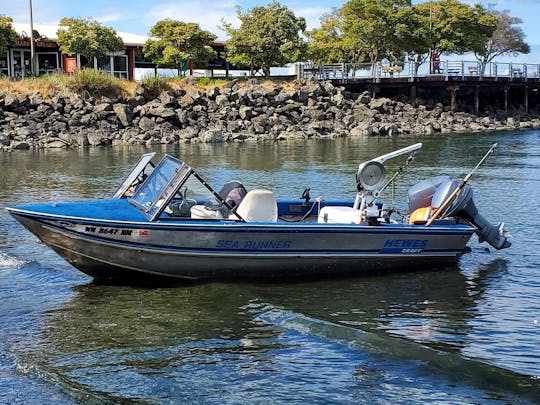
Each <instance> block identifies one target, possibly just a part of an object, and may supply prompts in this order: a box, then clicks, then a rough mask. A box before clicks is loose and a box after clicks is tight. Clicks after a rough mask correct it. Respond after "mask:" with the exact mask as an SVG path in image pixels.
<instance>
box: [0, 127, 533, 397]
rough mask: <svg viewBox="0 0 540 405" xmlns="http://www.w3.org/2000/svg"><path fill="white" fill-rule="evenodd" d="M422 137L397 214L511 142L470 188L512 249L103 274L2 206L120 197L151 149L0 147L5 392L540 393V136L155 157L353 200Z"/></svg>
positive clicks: (220, 178) (196, 149)
mask: <svg viewBox="0 0 540 405" xmlns="http://www.w3.org/2000/svg"><path fill="white" fill-rule="evenodd" d="M418 141H421V142H423V143H424V148H423V149H422V150H421V151H420V152H419V153H418V154H417V157H416V159H415V161H414V163H413V165H412V166H411V167H410V168H408V169H407V171H406V174H405V175H404V176H402V177H400V179H399V181H398V184H397V187H396V206H397V207H398V208H399V207H402V208H404V207H405V202H404V197H405V193H406V190H407V188H408V187H410V186H411V185H412V184H414V182H415V181H417V180H420V179H422V178H425V177H429V176H432V175H437V174H449V175H451V176H454V177H456V178H462V177H464V176H465V175H466V174H467V173H468V171H469V170H470V169H472V168H473V167H474V166H475V164H476V163H477V162H478V161H479V160H480V158H481V157H482V156H483V155H484V153H485V152H486V151H487V150H488V149H489V147H490V146H491V145H492V144H493V143H494V142H498V144H499V148H498V152H497V153H496V154H495V155H493V156H491V157H489V158H488V160H487V161H486V162H485V164H484V165H482V166H481V167H480V169H479V170H478V171H477V172H476V173H475V174H474V176H473V178H472V180H471V184H472V186H473V189H474V192H475V201H476V204H477V206H478V207H479V208H480V210H481V212H482V213H483V214H484V215H485V216H486V217H488V218H490V219H491V220H492V221H493V222H497V221H501V220H502V221H504V222H506V224H507V225H506V226H507V228H509V229H510V230H511V232H512V235H513V239H512V241H513V246H512V247H511V248H510V249H507V250H504V251H500V252H497V251H493V250H492V249H487V247H486V246H484V245H480V244H478V242H477V241H476V240H473V241H471V243H470V246H471V248H472V252H471V253H469V254H466V255H464V256H463V257H462V258H461V260H460V263H459V265H458V266H456V267H455V268H451V269H433V271H423V272H419V271H415V269H404V272H403V273H400V274H388V275H384V276H370V277H363V278H360V277H358V278H348V279H340V280H318V281H309V282H295V283H279V284H264V283H245V282H243V283H232V282H229V283H204V284H194V285H180V286H177V287H175V288H153V289H150V288H137V287H122V286H103V285H97V284H93V283H92V281H91V280H90V279H89V278H88V277H86V276H84V275H83V274H81V273H79V272H78V271H76V270H75V269H74V268H72V267H71V266H70V265H68V264H67V263H66V262H64V261H63V260H62V259H61V258H59V257H58V256H57V255H55V254H54V253H53V252H52V251H51V250H49V249H48V248H47V247H46V246H44V245H43V244H41V243H39V242H38V241H37V240H36V238H35V237H34V236H32V235H31V234H30V233H28V232H27V231H26V230H25V229H24V228H23V227H22V226H20V225H19V224H18V223H17V222H16V221H15V220H14V219H13V218H11V217H10V216H9V215H8V214H7V212H6V211H5V210H4V209H3V207H4V206H6V205H16V204H22V203H28V202H35V201H61V200H78V199H86V198H95V197H106V196H109V195H111V193H112V192H113V191H114V190H115V188H116V186H117V185H118V184H119V182H120V180H121V178H122V176H123V175H125V174H126V173H127V172H129V170H130V168H131V167H132V165H134V164H135V163H136V161H137V160H138V157H139V154H140V153H141V152H146V151H147V150H145V149H139V148H134V147H133V148H114V149H112V148H108V149H98V148H96V149H85V150H70V151H63V150H62V151H56V150H47V151H14V152H11V153H3V152H2V153H0V168H1V171H0V208H2V209H1V210H0V325H1V327H0V403H14V402H21V403H31V404H41V403H66V404H70V403H78V402H85V403H88V402H89V403H104V402H105V403H107V402H113V403H114V402H116V403H131V402H135V403H141V402H142V403H233V404H244V403H247V404H252V403H301V404H307V403H321V404H322V403H355V402H356V403H381V404H386V403H391V402H393V403H441V404H447V403H455V404H462V403H473V404H478V403H497V404H498V403H503V404H506V403H540V281H539V279H538V272H539V270H540V253H539V252H540V243H539V242H538V238H539V236H540V220H539V215H538V213H537V212H538V210H540V132H538V131H529V132H515V133H514V132H512V133H495V134H483V135H466V136H448V137H440V138H423V139H416V138H414V139H375V138H373V139H368V140H361V139H357V140H352V139H350V140H347V139H341V140H335V141H320V142H315V141H312V142H291V143H288V142H285V143H278V144H255V143H252V144H249V143H246V144H230V145H213V146H211V145H181V146H178V145H176V146H168V147H167V148H161V147H156V151H158V152H168V153H171V154H173V155H175V156H179V157H180V158H182V159H184V160H186V161H187V162H189V163H190V164H191V165H193V166H194V167H196V168H198V169H199V171H200V173H201V174H203V175H204V177H206V178H207V179H209V181H210V183H211V184H213V185H215V186H216V188H219V186H220V185H221V184H223V183H224V182H225V181H227V180H230V179H233V178H236V179H240V180H241V181H242V182H243V183H244V184H245V185H246V186H247V187H248V188H254V187H267V188H271V189H273V190H274V191H275V192H276V194H277V195H278V196H279V197H298V196H300V194H301V192H302V190H303V188H304V187H305V186H310V187H311V194H312V196H317V195H323V196H324V197H327V198H332V197H351V198H352V196H354V186H355V183H354V173H355V171H356V168H357V165H358V164H359V163H360V162H362V161H364V160H367V159H369V158H372V157H375V156H378V155H381V154H384V153H387V152H389V151H392V150H394V149H397V148H400V147H404V146H407V145H409V144H412V143H415V142H418ZM401 162H402V160H400V159H395V161H389V162H388V166H389V167H388V169H389V172H392V171H394V170H396V169H397V168H398V167H399V165H400V164H401ZM386 198H387V199H388V201H389V200H390V199H391V196H390V193H388V195H387V196H386Z"/></svg>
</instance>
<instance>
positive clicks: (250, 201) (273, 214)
mask: <svg viewBox="0 0 540 405" xmlns="http://www.w3.org/2000/svg"><path fill="white" fill-rule="evenodd" d="M236 212H237V213H238V215H240V216H241V217H242V218H243V219H244V220H245V221H246V222H277V218H278V208H277V203H276V198H275V197H274V193H273V192H272V191H270V190H263V189H255V190H251V191H249V192H248V193H247V194H246V196H245V197H244V198H243V199H242V201H241V202H240V204H239V205H238V208H237V209H236ZM229 219H238V217H237V216H236V215H234V214H231V215H230V216H229Z"/></svg>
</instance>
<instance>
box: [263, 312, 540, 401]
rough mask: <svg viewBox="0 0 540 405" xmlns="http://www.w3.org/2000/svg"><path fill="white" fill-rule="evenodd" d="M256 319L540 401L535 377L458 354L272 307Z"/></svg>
mask: <svg viewBox="0 0 540 405" xmlns="http://www.w3.org/2000/svg"><path fill="white" fill-rule="evenodd" d="M257 318H258V320H260V321H262V322H265V323H269V324H272V325H274V326H278V327H281V328H284V329H286V330H291V331H295V332H296V333H300V334H301V335H304V336H315V337H318V338H322V339H324V340H328V341H330V342H332V343H338V344H343V345H346V346H347V347H348V348H352V349H353V350H355V349H357V350H361V351H363V352H366V353H368V354H371V355H375V356H381V355H382V356H384V357H388V358H390V359H394V360H397V361H405V362H413V364H414V365H415V366H417V367H419V368H421V369H427V370H428V371H429V372H430V374H433V375H435V376H438V377H441V378H444V379H446V380H448V381H449V382H451V383H455V384H467V385H469V386H471V387H474V388H478V389H482V390H486V389H487V390H489V391H490V392H492V393H493V394H495V395H497V396H498V395H502V396H508V395H512V396H518V397H519V398H520V399H521V400H523V399H530V400H533V401H535V400H538V398H540V380H539V379H538V378H537V377H534V376H528V375H523V374H519V373H515V372H513V371H510V370H506V369H503V368H500V367H497V366H494V365H491V364H488V363H485V362H482V361H479V360H476V359H471V358H466V357H463V356H462V355H461V354H459V353H453V352H445V351H442V350H438V349H434V348H431V347H428V346H424V345H422V344H419V343H415V342H412V341H408V340H405V339H400V338H396V337H390V336H387V335H383V334H377V333H372V332H366V331H363V330H359V329H355V328H352V327H349V326H344V325H340V324H336V323H332V322H328V321H324V320H320V319H314V318H310V317H307V316H304V315H302V314H298V313H295V312H291V311H286V310H281V309H278V308H275V307H273V306H271V305H267V306H264V307H263V309H262V311H261V312H260V313H259V315H258V316H257ZM514 399H517V398H514Z"/></svg>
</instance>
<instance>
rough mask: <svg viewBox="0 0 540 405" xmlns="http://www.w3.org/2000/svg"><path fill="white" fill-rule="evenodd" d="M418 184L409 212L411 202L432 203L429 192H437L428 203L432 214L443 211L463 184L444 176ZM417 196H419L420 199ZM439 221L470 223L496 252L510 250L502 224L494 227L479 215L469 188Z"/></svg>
mask: <svg viewBox="0 0 540 405" xmlns="http://www.w3.org/2000/svg"><path fill="white" fill-rule="evenodd" d="M421 183H422V184H423V185H422V184H421ZM419 184H421V185H420V186H418V185H415V186H413V188H411V189H410V190H409V208H411V201H416V202H419V201H422V203H424V204H425V203H426V202H427V200H429V197H428V196H427V194H429V191H431V190H435V191H434V193H433V194H432V196H431V201H430V203H429V204H430V205H431V208H432V212H433V211H435V210H437V209H438V208H439V207H441V206H442V205H443V204H444V202H445V201H446V200H447V199H448V198H449V197H450V196H451V195H452V193H453V192H454V191H455V190H456V189H457V188H458V187H459V185H460V181H459V180H450V179H448V178H447V179H443V178H441V176H438V177H434V178H431V179H427V181H426V180H424V181H423V182H420V183H419ZM415 187H416V188H415ZM428 189H429V191H428ZM415 193H420V194H421V198H420V197H419V196H418V195H416V194H415ZM439 217H440V218H446V217H454V218H456V219H458V220H463V221H465V222H467V223H469V224H470V225H472V226H474V227H475V228H476V234H477V235H478V239H479V241H480V242H484V241H485V242H487V243H489V244H490V245H491V246H493V247H494V248H495V249H498V250H499V249H505V248H508V247H510V246H511V243H510V241H509V240H508V237H507V236H505V235H504V231H503V224H502V223H500V224H499V225H498V226H495V225H493V224H491V223H490V222H489V221H488V220H487V219H486V218H484V216H482V214H480V212H479V211H478V208H477V207H476V205H475V203H474V200H473V190H472V188H471V187H470V186H469V185H468V184H465V185H464V186H463V187H462V188H461V190H459V192H458V193H457V194H456V195H455V196H454V198H453V199H452V200H451V202H450V203H449V204H448V206H447V207H446V208H445V209H444V211H443V212H441V215H440V216H439Z"/></svg>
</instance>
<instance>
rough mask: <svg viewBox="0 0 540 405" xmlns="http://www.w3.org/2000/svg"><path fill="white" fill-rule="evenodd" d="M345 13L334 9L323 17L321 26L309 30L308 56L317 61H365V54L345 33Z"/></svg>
mask: <svg viewBox="0 0 540 405" xmlns="http://www.w3.org/2000/svg"><path fill="white" fill-rule="evenodd" d="M343 22H344V19H343V13H342V12H341V9H334V10H333V11H332V13H330V14H324V15H323V16H322V17H321V27H320V28H315V29H314V30H312V31H310V32H308V37H309V38H310V40H311V41H310V42H309V43H308V52H307V54H308V57H309V58H310V59H311V60H313V61H315V62H317V63H339V62H344V61H347V62H352V63H355V62H363V61H364V60H365V56H364V55H363V54H362V53H361V52H360V51H359V50H358V49H356V48H355V47H351V46H350V44H351V43H350V42H347V41H346V40H345V38H344V35H343Z"/></svg>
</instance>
